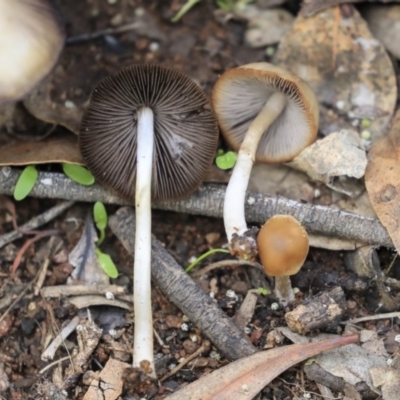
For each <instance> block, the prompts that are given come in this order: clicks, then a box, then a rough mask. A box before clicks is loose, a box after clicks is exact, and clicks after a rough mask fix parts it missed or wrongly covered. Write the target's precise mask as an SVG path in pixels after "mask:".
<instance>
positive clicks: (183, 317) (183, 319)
mask: <svg viewBox="0 0 400 400" xmlns="http://www.w3.org/2000/svg"><path fill="white" fill-rule="evenodd" d="M182 321H183V322H189V317H188V316H187V315H185V314H183V315H182Z"/></svg>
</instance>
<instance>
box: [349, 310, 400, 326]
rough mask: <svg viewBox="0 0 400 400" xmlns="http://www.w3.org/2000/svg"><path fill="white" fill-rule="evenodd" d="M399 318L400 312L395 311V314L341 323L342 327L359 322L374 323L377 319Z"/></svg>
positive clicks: (372, 316) (371, 316)
mask: <svg viewBox="0 0 400 400" xmlns="http://www.w3.org/2000/svg"><path fill="white" fill-rule="evenodd" d="M399 317H400V311H395V312H391V313H386V314H376V315H369V316H367V317H360V318H354V319H349V320H347V321H343V322H341V324H342V325H346V324H358V323H359V322H365V321H374V320H377V319H389V318H399Z"/></svg>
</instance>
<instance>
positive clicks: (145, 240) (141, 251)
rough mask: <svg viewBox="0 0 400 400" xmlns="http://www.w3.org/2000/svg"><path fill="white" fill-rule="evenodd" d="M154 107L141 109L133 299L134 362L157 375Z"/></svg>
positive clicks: (135, 365) (138, 142)
mask: <svg viewBox="0 0 400 400" xmlns="http://www.w3.org/2000/svg"><path fill="white" fill-rule="evenodd" d="M153 148H154V121H153V111H152V110H151V109H149V108H142V109H141V110H139V112H138V130H137V174H136V194H135V196H136V197H135V210H136V238H135V257H134V262H135V264H134V269H133V302H134V313H135V330H134V348H133V366H134V367H141V366H143V364H142V365H141V363H142V362H143V361H145V362H146V364H147V362H148V363H149V364H148V365H149V368H151V373H150V375H151V376H154V377H155V369H154V356H153V316H152V309H151V174H152V168H153Z"/></svg>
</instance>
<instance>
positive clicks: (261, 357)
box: [167, 335, 358, 400]
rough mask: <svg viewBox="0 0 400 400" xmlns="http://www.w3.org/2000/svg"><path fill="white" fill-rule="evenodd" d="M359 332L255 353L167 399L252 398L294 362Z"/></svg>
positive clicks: (343, 342)
mask: <svg viewBox="0 0 400 400" xmlns="http://www.w3.org/2000/svg"><path fill="white" fill-rule="evenodd" d="M357 341H358V335H349V336H341V337H336V338H333V339H328V340H322V341H320V342H315V343H307V344H294V345H290V346H283V347H279V348H276V349H272V350H268V351H263V352H259V353H256V354H253V355H251V356H249V357H246V358H244V359H240V360H237V361H235V362H232V363H230V364H229V365H227V366H225V367H222V368H220V369H219V370H217V371H214V372H212V373H211V374H209V375H207V376H203V377H202V378H200V379H199V380H198V381H196V382H193V383H191V384H189V385H187V386H186V387H184V388H183V389H181V390H179V391H178V392H176V393H174V394H173V395H171V396H168V397H167V399H168V400H181V399H185V400H232V399H235V400H249V399H252V398H253V397H254V396H256V395H257V393H259V392H260V391H261V390H262V389H263V388H264V387H265V386H266V385H268V383H269V382H271V380H272V379H274V378H276V377H277V376H278V375H279V374H281V373H282V372H283V371H285V370H287V369H288V368H290V367H292V366H293V365H295V364H297V363H299V362H301V361H304V360H306V359H307V358H310V357H313V356H315V355H317V354H319V353H321V352H323V351H327V350H331V349H334V348H337V347H340V346H344V345H347V344H350V343H356V342H357Z"/></svg>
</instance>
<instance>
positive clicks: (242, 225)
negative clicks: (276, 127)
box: [224, 92, 287, 243]
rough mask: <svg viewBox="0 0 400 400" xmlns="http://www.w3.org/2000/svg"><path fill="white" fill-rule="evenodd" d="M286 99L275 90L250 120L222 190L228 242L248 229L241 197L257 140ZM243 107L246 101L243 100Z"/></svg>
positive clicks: (272, 120)
mask: <svg viewBox="0 0 400 400" xmlns="http://www.w3.org/2000/svg"><path fill="white" fill-rule="evenodd" d="M286 103H287V97H286V96H285V95H284V94H282V93H278V92H275V93H274V94H272V96H271V97H270V98H269V99H268V101H267V102H266V103H265V106H264V107H263V108H262V110H261V111H260V113H259V114H258V115H257V117H256V118H255V119H254V121H253V122H252V123H251V125H250V127H249V129H248V130H247V133H246V136H245V138H244V140H243V142H242V145H241V147H240V150H239V154H238V158H237V161H236V165H235V168H234V169H233V172H232V176H231V179H230V180H229V184H228V187H227V189H226V193H225V203H224V223H225V231H226V235H227V237H228V242H229V243H230V242H231V240H232V236H233V234H234V233H237V234H238V235H239V236H241V235H243V233H244V232H246V231H247V230H248V228H247V224H246V219H245V215H244V200H245V195H246V189H247V185H248V183H249V179H250V173H251V169H252V167H253V163H254V160H255V156H256V151H257V147H258V143H259V142H260V139H261V137H262V135H263V133H264V132H265V131H266V130H267V129H268V127H269V126H270V125H271V124H272V123H273V122H274V121H275V120H276V118H278V116H279V115H280V113H281V112H282V111H283V109H284V108H285V106H286ZM243 107H246V104H243Z"/></svg>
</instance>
